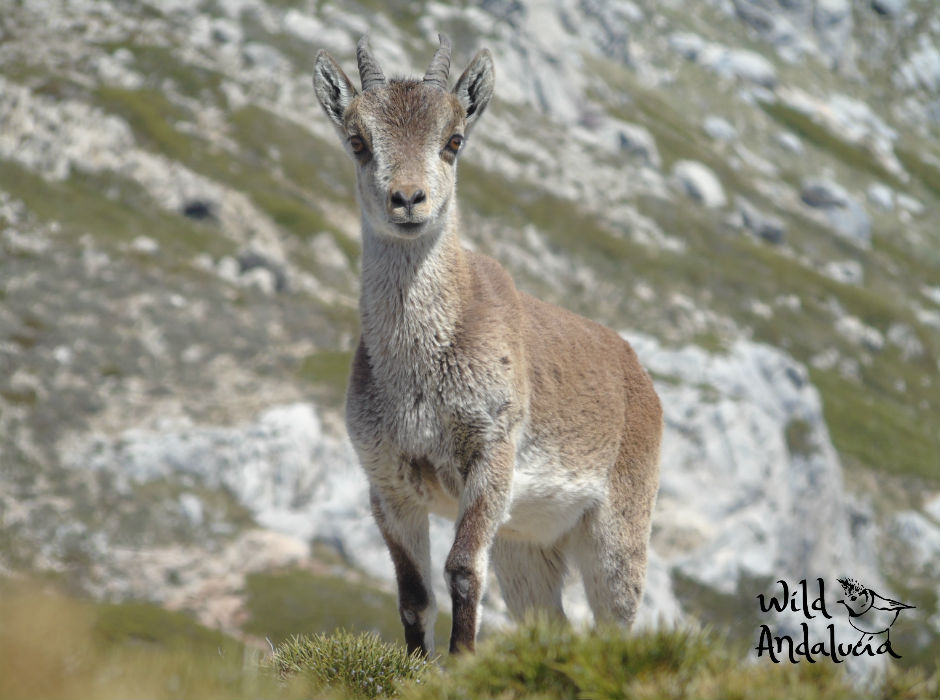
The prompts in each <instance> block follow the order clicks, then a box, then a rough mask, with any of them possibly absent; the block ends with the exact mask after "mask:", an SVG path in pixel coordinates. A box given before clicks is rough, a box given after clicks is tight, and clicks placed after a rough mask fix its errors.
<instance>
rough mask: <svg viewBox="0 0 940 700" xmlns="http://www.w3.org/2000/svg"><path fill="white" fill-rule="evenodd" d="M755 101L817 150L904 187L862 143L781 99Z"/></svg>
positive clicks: (850, 166) (896, 185)
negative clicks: (850, 139) (835, 132)
mask: <svg viewBox="0 0 940 700" xmlns="http://www.w3.org/2000/svg"><path fill="white" fill-rule="evenodd" d="M758 104H760V106H761V109H763V110H764V112H766V113H767V115H768V116H770V117H771V118H772V119H774V120H775V121H777V122H778V123H780V124H781V125H782V126H784V127H786V128H787V129H789V130H790V131H792V132H794V133H795V134H797V135H798V136H800V137H802V138H803V139H805V140H807V141H809V142H810V143H812V144H813V145H814V146H816V147H817V148H819V149H820V150H822V151H825V152H827V153H830V154H831V155H833V156H834V157H835V158H837V159H838V160H840V161H842V162H843V163H844V164H845V165H846V166H847V167H849V168H851V169H852V170H860V171H864V172H867V173H869V174H870V175H872V176H873V177H876V178H878V179H879V180H883V181H885V182H888V183H890V184H891V185H893V186H894V187H899V188H902V189H903V188H904V183H903V182H901V181H900V180H898V178H897V176H896V175H895V174H894V173H892V172H891V171H889V170H888V169H887V168H885V167H884V166H883V165H882V164H881V163H880V162H879V161H878V159H877V158H876V157H875V156H874V154H872V153H871V151H869V150H868V149H867V148H866V147H865V146H863V145H860V144H857V143H852V142H851V141H846V140H845V139H842V138H839V137H838V136H837V135H836V134H834V133H833V132H832V131H831V130H830V129H829V128H827V127H826V126H824V125H822V124H820V123H818V122H816V121H814V120H813V118H812V117H810V116H809V115H807V114H804V113H803V112H801V111H800V110H798V109H794V108H793V107H790V106H788V105H785V104H783V103H781V102H759V103H758Z"/></svg>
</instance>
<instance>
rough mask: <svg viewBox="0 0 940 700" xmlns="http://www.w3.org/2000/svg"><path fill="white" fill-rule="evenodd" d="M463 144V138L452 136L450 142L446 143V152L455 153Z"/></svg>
mask: <svg viewBox="0 0 940 700" xmlns="http://www.w3.org/2000/svg"><path fill="white" fill-rule="evenodd" d="M461 144H463V136H461V135H460V134H454V135H453V136H451V137H450V141H448V142H447V150H449V151H451V152H452V153H456V152H457V151H459V150H460V146H461Z"/></svg>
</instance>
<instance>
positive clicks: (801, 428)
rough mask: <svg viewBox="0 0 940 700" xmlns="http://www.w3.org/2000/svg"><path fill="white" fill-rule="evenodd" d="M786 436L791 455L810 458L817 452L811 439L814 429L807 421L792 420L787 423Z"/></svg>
mask: <svg viewBox="0 0 940 700" xmlns="http://www.w3.org/2000/svg"><path fill="white" fill-rule="evenodd" d="M785 435H786V440H787V449H788V450H789V451H790V454H791V455H798V456H800V457H809V456H811V455H812V454H814V453H815V452H816V446H815V445H814V444H813V442H812V440H811V439H810V436H811V435H812V427H811V426H810V424H809V423H807V422H806V421H805V420H801V419H799V418H795V419H793V420H791V421H790V422H789V423H787V427H786V430H785Z"/></svg>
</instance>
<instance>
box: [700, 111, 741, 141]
mask: <svg viewBox="0 0 940 700" xmlns="http://www.w3.org/2000/svg"><path fill="white" fill-rule="evenodd" d="M702 128H703V129H704V130H705V133H706V134H708V135H709V136H710V137H711V138H713V139H715V141H724V142H726V143H727V142H730V141H734V140H735V139H737V138H738V130H737V129H735V128H734V126H733V125H732V124H731V122H729V121H728V120H727V119H723V118H722V117H718V116H715V115H714V114H711V115H709V116H707V117H705V122H704V124H703V125H702Z"/></svg>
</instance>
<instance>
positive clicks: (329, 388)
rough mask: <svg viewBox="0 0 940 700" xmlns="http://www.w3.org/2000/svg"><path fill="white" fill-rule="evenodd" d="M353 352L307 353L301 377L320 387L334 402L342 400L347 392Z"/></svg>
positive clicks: (326, 396) (302, 362)
mask: <svg viewBox="0 0 940 700" xmlns="http://www.w3.org/2000/svg"><path fill="white" fill-rule="evenodd" d="M351 366H352V353H351V352H349V351H346V350H321V351H320V352H315V353H312V354H310V355H307V356H306V357H305V358H304V359H303V360H302V361H301V363H300V367H299V369H298V372H299V374H300V377H301V378H302V379H303V380H304V381H305V382H308V383H309V384H311V385H313V386H316V387H319V388H320V389H322V390H323V392H324V394H325V395H324V398H326V399H328V400H330V401H331V402H333V403H337V402H341V401H342V399H343V397H344V396H345V394H346V384H347V382H348V381H349V371H350V368H351Z"/></svg>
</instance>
